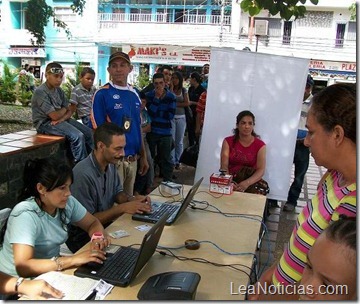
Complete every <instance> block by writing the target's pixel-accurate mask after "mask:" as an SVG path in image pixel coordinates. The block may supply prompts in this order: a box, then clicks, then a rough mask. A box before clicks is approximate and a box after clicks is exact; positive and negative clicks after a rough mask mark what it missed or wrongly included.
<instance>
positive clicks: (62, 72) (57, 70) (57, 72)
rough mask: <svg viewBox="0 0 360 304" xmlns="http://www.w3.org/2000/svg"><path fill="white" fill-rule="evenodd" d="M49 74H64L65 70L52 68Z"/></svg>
mask: <svg viewBox="0 0 360 304" xmlns="http://www.w3.org/2000/svg"><path fill="white" fill-rule="evenodd" d="M48 72H49V73H51V74H64V70H63V69H62V68H50V69H49V70H48Z"/></svg>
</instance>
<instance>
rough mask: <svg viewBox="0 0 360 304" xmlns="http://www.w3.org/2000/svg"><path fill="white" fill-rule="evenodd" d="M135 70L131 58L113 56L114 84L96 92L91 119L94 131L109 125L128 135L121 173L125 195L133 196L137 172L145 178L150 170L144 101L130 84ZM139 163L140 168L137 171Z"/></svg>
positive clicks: (112, 77)
mask: <svg viewBox="0 0 360 304" xmlns="http://www.w3.org/2000/svg"><path fill="white" fill-rule="evenodd" d="M132 68H133V67H132V65H131V63H130V58H129V55H127V54H125V53H123V52H116V53H114V54H112V55H111V56H110V59H109V66H108V68H107V70H108V72H109V74H110V79H111V80H110V81H109V82H108V83H107V84H105V85H104V86H102V87H101V88H100V89H99V90H98V91H96V93H95V95H94V98H93V108H92V112H91V115H90V118H91V124H92V127H93V129H96V128H97V127H99V126H101V125H102V124H103V123H104V122H106V121H108V122H113V123H115V124H117V125H118V126H120V127H122V128H123V129H124V131H125V137H126V147H125V157H124V158H123V160H121V161H119V163H118V173H119V175H120V179H121V182H122V183H123V187H124V191H125V192H127V193H128V194H129V195H132V194H133V193H134V183H135V177H136V171H137V170H138V172H139V174H141V175H144V174H146V172H147V170H148V169H149V164H148V162H147V158H146V151H145V149H144V144H143V138H142V136H141V121H140V110H141V100H140V98H139V95H138V94H137V92H136V90H135V89H134V88H133V87H132V86H130V85H128V83H127V78H128V75H129V73H130V72H131V71H132ZM138 159H140V161H139V164H140V168H138V167H137V160H138Z"/></svg>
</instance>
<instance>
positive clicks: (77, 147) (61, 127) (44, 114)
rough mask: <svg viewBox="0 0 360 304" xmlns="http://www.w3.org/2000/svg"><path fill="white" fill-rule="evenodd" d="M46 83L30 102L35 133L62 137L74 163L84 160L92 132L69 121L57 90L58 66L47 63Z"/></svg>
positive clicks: (61, 74) (60, 71) (66, 106)
mask: <svg viewBox="0 0 360 304" xmlns="http://www.w3.org/2000/svg"><path fill="white" fill-rule="evenodd" d="M45 77H46V81H45V82H44V83H43V84H42V85H40V86H39V87H38V88H37V89H36V90H35V92H34V95H33V97H32V99H31V109H32V120H33V124H34V127H35V128H36V130H37V132H38V133H42V134H51V135H59V136H65V138H66V139H67V140H68V141H69V142H70V149H71V152H72V156H73V161H74V163H77V162H79V161H81V160H82V159H84V158H86V156H87V155H88V153H90V152H91V151H92V149H93V148H94V142H93V136H92V131H91V129H90V128H88V127H87V126H85V125H83V124H81V123H79V122H77V121H76V120H75V119H72V118H71V116H72V113H73V112H72V111H71V109H70V108H69V101H68V100H67V99H66V97H65V94H64V91H63V90H62V89H61V88H60V85H61V83H62V79H63V77H64V71H63V68H62V66H61V65H60V64H59V63H56V62H51V63H49V64H48V65H47V66H46V69H45Z"/></svg>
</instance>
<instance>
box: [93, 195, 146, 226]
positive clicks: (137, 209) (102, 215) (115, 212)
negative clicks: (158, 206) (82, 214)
mask: <svg viewBox="0 0 360 304" xmlns="http://www.w3.org/2000/svg"><path fill="white" fill-rule="evenodd" d="M115 201H116V204H114V205H113V206H112V207H111V208H110V209H108V210H105V211H101V212H96V213H94V216H95V217H96V218H98V219H99V221H100V222H101V223H102V224H103V225H104V224H107V223H110V222H112V221H114V220H116V219H117V218H118V217H119V216H121V215H122V214H124V213H128V214H134V213H140V214H142V213H144V212H150V211H151V202H150V198H149V197H145V196H142V195H139V196H131V197H129V196H128V195H127V194H126V193H125V192H124V191H122V192H120V193H118V194H117V195H116V198H115Z"/></svg>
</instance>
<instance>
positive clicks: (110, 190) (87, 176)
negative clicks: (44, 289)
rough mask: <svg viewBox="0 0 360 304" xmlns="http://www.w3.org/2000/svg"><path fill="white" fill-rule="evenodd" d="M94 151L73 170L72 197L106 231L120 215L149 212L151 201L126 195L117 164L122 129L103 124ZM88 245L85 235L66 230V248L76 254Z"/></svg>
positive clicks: (121, 154)
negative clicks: (105, 228) (67, 235)
mask: <svg viewBox="0 0 360 304" xmlns="http://www.w3.org/2000/svg"><path fill="white" fill-rule="evenodd" d="M94 142H95V149H94V151H93V152H92V153H91V154H90V155H89V156H88V157H87V158H85V159H84V160H82V161H80V162H79V163H78V164H77V165H76V166H75V167H74V169H73V174H74V178H73V184H72V185H71V193H72V195H73V196H74V197H75V198H76V199H77V200H79V201H80V203H81V204H82V205H83V206H84V207H85V208H86V209H87V211H89V212H90V213H91V214H93V215H94V216H95V217H96V218H98V219H99V220H100V222H101V223H102V224H103V225H104V226H105V227H106V226H108V225H109V224H111V223H112V222H113V221H114V220H116V219H117V218H118V217H119V216H121V215H122V214H123V213H129V214H134V213H143V212H150V211H151V206H150V198H148V197H145V196H129V195H127V194H126V193H125V192H124V191H123V189H122V187H121V183H120V178H119V175H118V173H117V169H116V164H117V163H118V161H119V159H121V158H122V157H124V147H125V144H126V138H125V134H124V131H123V129H122V128H121V127H119V126H118V125H116V124H114V123H110V122H107V123H104V124H102V125H101V126H99V127H98V128H97V129H96V130H95V133H94ZM89 241H90V238H89V236H88V235H87V234H86V232H85V231H83V230H82V229H80V228H79V227H76V226H72V225H71V226H70V227H69V238H68V240H67V241H66V245H67V246H68V248H69V249H70V250H71V251H72V252H76V251H77V250H79V249H80V248H81V247H83V246H84V245H85V244H86V243H87V242H89Z"/></svg>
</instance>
